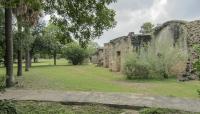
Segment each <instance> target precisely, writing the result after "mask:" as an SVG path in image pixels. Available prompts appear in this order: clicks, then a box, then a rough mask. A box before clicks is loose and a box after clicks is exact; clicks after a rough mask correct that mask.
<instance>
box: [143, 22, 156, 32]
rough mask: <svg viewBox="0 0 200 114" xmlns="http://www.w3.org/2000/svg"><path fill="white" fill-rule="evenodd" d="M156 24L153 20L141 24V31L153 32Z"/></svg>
mask: <svg viewBox="0 0 200 114" xmlns="http://www.w3.org/2000/svg"><path fill="white" fill-rule="evenodd" d="M153 28H154V25H153V24H152V23H151V22H146V23H144V24H143V25H142V26H141V30H140V33H142V34H152V33H153Z"/></svg>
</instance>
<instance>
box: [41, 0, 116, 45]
mask: <svg viewBox="0 0 200 114" xmlns="http://www.w3.org/2000/svg"><path fill="white" fill-rule="evenodd" d="M115 1H116V0H99V1H97V0H79V1H77V0H71V1H68V0H65V1H63V0H46V1H45V11H46V12H48V13H50V14H52V21H53V22H54V23H56V25H58V26H59V27H61V28H62V31H63V32H64V33H66V34H67V35H68V36H69V37H73V38H75V39H77V41H79V44H80V45H81V47H84V48H86V47H87V44H88V43H89V42H90V41H91V40H92V39H94V38H96V37H99V36H101V35H102V34H103V31H104V30H108V29H110V28H113V27H114V26H115V24H116V21H115V19H114V16H115V11H114V10H112V9H109V8H108V7H107V5H108V4H110V3H112V2H115ZM55 12H57V13H55ZM55 14H56V15H59V16H56V15H55ZM53 15H54V16H53Z"/></svg>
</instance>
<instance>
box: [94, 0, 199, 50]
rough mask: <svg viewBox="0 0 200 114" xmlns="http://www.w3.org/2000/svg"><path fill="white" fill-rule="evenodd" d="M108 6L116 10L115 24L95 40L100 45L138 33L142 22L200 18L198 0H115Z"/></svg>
mask: <svg viewBox="0 0 200 114" xmlns="http://www.w3.org/2000/svg"><path fill="white" fill-rule="evenodd" d="M109 7H110V8H111V9H114V10H115V11H116V17H115V19H116V21H117V25H116V27H115V28H113V29H110V30H108V31H105V32H104V34H103V35H102V36H101V37H100V38H99V39H97V40H95V42H97V43H98V44H99V45H101V46H103V44H104V43H107V42H109V41H110V40H111V39H115V38H117V37H120V36H126V35H128V33H129V32H135V33H139V30H140V27H141V25H142V24H143V23H144V22H151V23H153V24H154V25H157V24H162V23H164V22H166V21H169V20H186V21H192V20H199V19H200V0H117V2H116V3H112V4H111V5H109Z"/></svg>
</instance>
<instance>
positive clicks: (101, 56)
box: [94, 32, 151, 72]
mask: <svg viewBox="0 0 200 114" xmlns="http://www.w3.org/2000/svg"><path fill="white" fill-rule="evenodd" d="M150 40H151V35H141V34H134V33H133V32H130V33H129V34H128V35H127V36H122V37H119V38H116V39H113V40H111V41H110V42H109V43H105V44H104V47H103V48H102V49H98V51H97V52H96V54H95V55H94V56H98V57H96V58H97V61H98V62H97V65H98V66H103V67H105V68H109V69H110V70H111V71H115V72H121V71H122V69H123V63H124V60H125V58H126V56H127V55H128V54H129V53H130V52H132V51H138V49H139V47H140V46H141V45H144V44H146V43H147V42H149V41H150Z"/></svg>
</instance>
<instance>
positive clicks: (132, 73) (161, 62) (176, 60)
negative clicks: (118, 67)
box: [124, 39, 187, 79]
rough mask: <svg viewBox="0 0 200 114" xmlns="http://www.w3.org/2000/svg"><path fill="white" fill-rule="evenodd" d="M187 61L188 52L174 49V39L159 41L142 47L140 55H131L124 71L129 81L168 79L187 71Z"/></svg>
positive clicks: (177, 48)
mask: <svg viewBox="0 0 200 114" xmlns="http://www.w3.org/2000/svg"><path fill="white" fill-rule="evenodd" d="M186 60H187V52H186V51H185V50H182V49H181V48H179V47H174V46H173V41H172V39H171V40H170V39H162V40H160V39H158V40H155V41H152V43H151V44H149V45H148V46H147V47H141V48H140V52H139V53H134V54H132V55H130V57H128V58H127V60H126V62H125V67H124V68H125V69H124V71H125V74H126V75H127V77H128V78H129V79H133V78H135V77H136V78H138V77H140V78H147V77H154V78H155V77H157V78H160V77H163V78H168V77H169V76H174V75H175V76H178V75H180V73H182V72H183V71H184V70H185V67H184V66H185V65H186V64H185V63H186ZM144 75H145V76H144ZM130 77H131V78H130Z"/></svg>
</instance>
